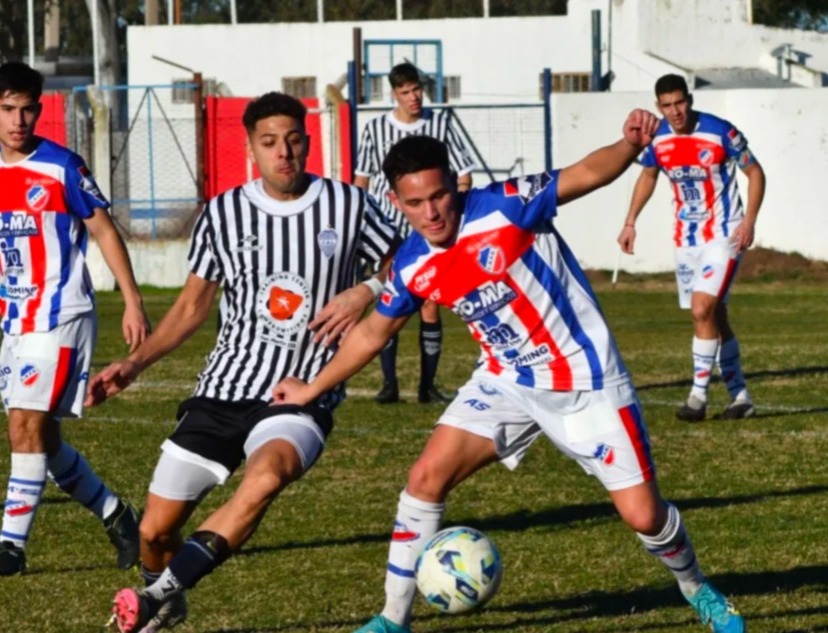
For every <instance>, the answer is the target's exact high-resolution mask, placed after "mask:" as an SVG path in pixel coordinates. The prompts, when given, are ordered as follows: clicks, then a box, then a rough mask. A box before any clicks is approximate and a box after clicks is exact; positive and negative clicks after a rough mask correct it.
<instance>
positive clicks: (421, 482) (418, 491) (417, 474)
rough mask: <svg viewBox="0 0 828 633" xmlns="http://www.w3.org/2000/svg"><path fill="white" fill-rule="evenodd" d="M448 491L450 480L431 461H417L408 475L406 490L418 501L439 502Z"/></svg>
mask: <svg viewBox="0 0 828 633" xmlns="http://www.w3.org/2000/svg"><path fill="white" fill-rule="evenodd" d="M450 489H451V483H450V478H449V477H448V476H446V473H444V472H442V470H441V469H440V468H439V467H438V466H437V464H435V463H434V462H433V461H430V460H426V459H419V460H417V462H416V463H415V464H414V466H413V467H412V468H411V471H410V472H409V473H408V484H407V486H406V490H408V493H409V494H410V495H412V496H414V497H416V498H418V499H423V500H427V501H433V502H441V501H444V500H445V498H446V497H447V496H448V493H449V490H450Z"/></svg>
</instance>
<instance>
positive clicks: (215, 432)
mask: <svg viewBox="0 0 828 633" xmlns="http://www.w3.org/2000/svg"><path fill="white" fill-rule="evenodd" d="M243 122H244V126H245V128H246V130H247V141H248V156H249V158H250V160H252V161H254V162H255V163H256V166H257V167H258V168H259V171H260V173H261V174H262V177H261V178H260V179H258V180H255V181H253V182H250V183H248V184H246V185H244V186H241V187H236V188H235V189H232V190H230V191H227V192H225V193H223V194H221V195H219V196H217V197H216V198H214V199H213V200H211V201H210V202H209V204H208V205H207V208H206V209H205V211H204V212H203V213H202V214H201V215H200V216H199V218H198V221H197V222H196V225H195V227H194V229H193V237H192V243H191V246H190V253H189V265H190V274H189V276H188V277H187V281H186V283H185V285H184V288H183V289H182V290H181V293H180V294H179V296H178V299H177V300H176V302H175V304H174V305H173V306H172V307H171V308H170V310H169V311H168V312H167V314H166V316H165V317H164V318H163V320H162V321H161V323H160V324H159V325H158V329H157V330H156V331H155V332H154V333H153V334H152V335H151V336H150V337H149V338H148V339H147V341H146V342H145V343H144V344H143V345H142V346H141V347H140V348H139V349H138V350H136V351H135V352H133V353H132V354H131V355H130V356H129V357H128V358H127V359H125V360H122V361H118V362H115V363H113V364H112V365H110V366H109V367H107V368H106V369H105V370H104V371H102V372H101V373H100V374H99V375H97V376H95V378H93V379H92V381H91V383H90V386H89V397H88V403H89V404H97V403H99V402H101V401H102V400H103V399H105V398H106V397H109V396H112V395H114V394H116V393H118V392H120V391H121V390H122V389H124V388H125V387H126V386H127V385H128V384H130V383H131V382H132V381H133V380H135V378H136V377H137V376H138V374H139V373H140V372H141V371H143V370H144V369H146V368H147V367H149V366H150V365H151V364H152V363H154V362H156V361H157V360H159V359H161V358H162V357H164V356H165V355H167V354H168V353H170V352H172V351H173V350H174V349H176V348H177V347H179V346H180V345H181V344H182V343H183V342H184V341H185V340H186V339H187V338H189V336H190V335H191V334H192V333H193V332H195V330H196V329H198V327H199V326H200V325H201V324H202V323H203V322H204V321H205V319H207V317H208V315H209V310H210V305H211V304H212V301H213V298H214V297H215V295H216V292H217V291H218V288H219V286H220V285H222V286H223V288H224V293H223V295H222V299H221V301H222V306H221V313H222V315H223V319H222V326H221V330H220V332H219V336H218V340H217V342H216V347H215V349H214V350H213V351H212V353H211V354H210V355H209V357H208V359H207V366H206V367H205V369H204V370H203V371H202V372H201V374H199V380H198V384H197V385H196V388H195V392H194V394H193V397H192V398H190V399H188V400H186V401H184V402H183V403H182V404H181V406H180V407H179V410H178V420H179V424H178V426H177V427H176V428H175V430H174V431H173V433H172V435H171V436H170V438H169V439H167V440H166V441H165V442H164V444H163V446H162V453H161V457H160V459H159V461H158V465H157V466H156V468H155V472H154V474H153V478H152V482H151V483H150V486H149V493H148V495H147V504H146V509H145V511H144V516H143V519H142V521H141V561H142V563H143V568H142V573H143V576H144V579H145V582H146V584H147V587H146V589H138V590H136V589H124V590H122V591H120V592H118V594H117V595H116V597H115V606H114V608H113V612H114V615H113V624H115V625H116V626H117V627H118V630H120V631H122V632H124V633H126V632H131V631H138V630H142V627H144V626H145V625H146V626H148V627H150V628H148V629H143V631H148V630H152V631H154V630H157V629H158V628H163V627H171V626H172V625H174V624H176V623H178V622H180V621H182V620H183V619H184V617H185V616H186V602H185V600H184V593H183V591H184V590H185V589H190V588H192V587H194V586H195V585H196V583H197V582H198V581H199V580H200V579H201V578H203V577H204V576H206V575H207V574H209V573H211V572H212V571H213V570H214V569H215V568H216V567H217V566H219V565H220V564H221V563H222V562H224V561H225V560H226V559H227V558H228V557H229V556H230V554H231V553H232V552H234V551H235V550H237V549H238V548H239V547H240V546H241V545H242V543H244V542H245V541H246V540H247V539H248V538H250V536H251V535H252V534H253V532H254V531H255V529H256V526H257V525H258V523H259V521H260V520H261V519H262V517H263V516H264V513H265V511H266V510H267V507H268V506H269V505H270V503H271V502H272V501H273V500H274V499H275V498H276V496H277V495H278V494H279V493H280V492H281V491H282V490H283V489H284V488H285V487H286V486H287V485H288V484H290V483H292V482H293V481H296V480H297V479H299V478H300V477H301V476H302V475H303V474H304V473H305V471H307V470H308V469H309V468H310V467H311V466H312V465H313V463H314V462H315V461H316V459H317V458H318V457H319V455H320V454H321V452H322V449H323V448H324V444H325V438H326V437H327V435H328V433H329V432H330V430H331V427H332V424H333V421H332V418H331V410H332V409H333V408H334V407H335V406H336V405H337V404H338V403H339V402H340V401H341V399H342V397H343V396H344V394H343V393H342V390H341V389H332V390H331V391H330V392H328V393H326V394H324V395H322V396H321V397H320V398H318V399H315V400H314V402H310V403H307V406H301V407H296V406H287V407H280V406H268V401H269V400H270V395H271V390H272V388H273V386H274V385H275V384H276V383H277V382H278V381H279V380H281V379H282V378H284V377H285V376H292V375H299V376H302V377H305V378H307V379H312V378H313V377H314V376H315V375H316V374H317V372H319V370H320V369H321V368H322V367H323V366H324V364H325V363H326V362H327V360H328V359H329V358H330V357H331V355H332V353H333V352H332V351H331V350H330V349H329V347H327V346H326V345H325V344H324V343H325V341H326V340H327V341H328V342H335V341H337V340H338V338H339V335H340V334H341V333H342V332H343V331H345V330H346V329H347V328H348V327H349V326H350V325H351V324H353V323H354V322H355V321H356V320H358V319H359V317H360V316H361V315H362V313H363V311H364V310H365V308H366V307H367V306H368V304H369V303H370V302H371V301H372V300H373V298H374V297H375V295H376V294H379V291H380V290H381V288H382V285H381V284H380V283H379V281H378V280H375V279H374V280H370V281H369V282H367V283H362V284H357V286H356V287H354V288H350V289H348V288H349V286H350V285H351V283H352V281H353V279H354V278H355V272H356V265H357V262H358V261H359V260H360V259H362V260H364V261H369V262H379V261H380V260H381V259H382V258H384V257H385V256H386V255H387V253H388V252H389V251H390V249H391V248H392V246H394V245H396V239H397V238H396V232H395V230H394V227H392V226H391V225H390V224H389V223H388V221H387V220H386V219H385V217H384V216H383V215H382V214H381V212H380V210H379V209H378V208H377V207H376V206H375V205H374V204H373V202H371V198H370V196H368V194H367V193H366V192H364V191H363V190H361V189H358V188H356V187H351V186H349V185H346V184H344V183H341V182H336V181H333V180H328V179H326V178H317V177H316V176H311V175H309V174H306V173H305V164H306V161H307V157H308V145H309V138H308V135H307V134H306V131H305V107H304V106H303V105H302V104H301V103H300V102H299V101H297V100H296V99H294V98H293V97H289V96H287V95H283V94H279V93H273V92H271V93H268V94H265V95H263V96H262V97H260V98H259V99H257V100H255V101H252V102H251V103H250V104H248V106H247V108H246V109H245V112H244V117H243ZM285 245H290V247H289V248H286V247H285ZM372 286H373V287H375V291H371V287H372ZM377 286H378V287H377ZM337 293H339V294H337ZM314 329H315V330H316V334H314V332H313V331H311V330H314ZM243 459H246V462H247V463H246V467H245V469H244V476H243V478H242V481H241V483H240V484H239V487H238V489H237V490H236V491H235V493H234V494H233V496H232V497H231V498H230V500H229V501H227V502H226V503H225V504H224V505H222V506H221V507H220V508H219V509H218V510H216V511H215V512H213V513H212V514H211V515H210V516H209V517H208V518H207V519H206V520H205V521H204V522H203V523H202V524H201V525H200V526H199V528H198V529H197V530H196V531H195V532H194V533H193V534H192V535H191V536H190V538H189V539H188V540H187V542H186V543H183V544H182V539H181V529H182V528H183V526H184V524H185V523H186V521H187V519H188V518H189V517H190V515H191V513H192V512H193V510H194V509H195V507H196V506H197V505H198V503H199V502H200V501H201V499H203V498H204V496H205V495H206V494H207V493H208V492H209V491H210V490H211V489H212V488H213V487H215V486H216V485H218V484H223V483H224V482H225V481H226V480H227V478H228V477H229V476H230V475H231V473H232V472H233V471H234V470H235V469H236V468H237V467H238V466H239V464H240V463H241V461H242V460H243Z"/></svg>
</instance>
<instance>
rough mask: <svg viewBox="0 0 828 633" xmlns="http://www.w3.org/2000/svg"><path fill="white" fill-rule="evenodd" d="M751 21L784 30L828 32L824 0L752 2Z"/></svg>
mask: <svg viewBox="0 0 828 633" xmlns="http://www.w3.org/2000/svg"><path fill="white" fill-rule="evenodd" d="M753 21H754V22H756V23H757V24H765V25H767V26H778V27H780V28H785V29H808V30H816V31H828V2H826V0H753Z"/></svg>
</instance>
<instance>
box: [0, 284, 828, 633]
mask: <svg viewBox="0 0 828 633" xmlns="http://www.w3.org/2000/svg"><path fill="white" fill-rule="evenodd" d="M598 290H599V295H600V298H601V300H602V305H603V307H604V310H605V313H606V315H607V318H608V320H609V322H610V324H611V326H612V328H613V330H614V332H615V334H616V336H617V338H618V342H619V345H620V347H621V349H622V352H623V354H624V356H625V359H626V361H627V364H628V365H629V367H630V369H631V370H632V372H633V374H634V377H635V381H636V384H637V385H638V386H639V388H640V396H641V399H642V402H643V403H644V408H645V414H646V418H647V421H648V425H649V428H650V432H651V435H652V440H653V446H654V453H655V458H656V461H657V463H658V465H659V476H660V481H661V487H662V490H663V492H664V494H665V496H666V497H668V498H670V499H672V500H674V501H675V502H676V503H677V505H678V506H679V508H680V509H681V510H682V513H683V515H684V518H685V520H686V522H687V524H688V527H689V529H690V532H691V535H692V537H693V540H694V542H695V545H696V548H697V551H698V555H699V558H700V560H701V563H702V566H703V569H704V570H705V571H706V573H707V574H708V575H709V576H710V577H711V578H712V579H713V580H714V581H715V582H716V584H717V585H718V586H719V587H720V588H721V589H722V590H723V591H724V592H725V593H727V594H729V595H732V597H733V599H734V600H735V602H736V603H737V604H738V606H739V607H740V609H741V610H742V611H743V612H744V613H745V614H746V615H747V617H748V622H749V627H750V630H751V631H753V632H757V631H769V632H770V631H773V632H783V633H794V632H804V631H828V593H826V591H828V538H826V534H828V531H827V530H826V516H828V460H826V455H828V433H826V432H825V425H826V422H828V417H826V412H828V397H826V393H827V392H828V319H826V308H825V307H824V306H825V289H824V287H818V286H808V285H803V284H798V283H793V282H791V283H774V284H762V283H751V284H745V285H742V286H737V287H736V289H735V293H734V297H733V301H732V302H731V303H732V308H731V313H732V321H733V324H734V327H735V328H736V330H737V332H738V334H739V337H740V340H741V343H742V353H743V360H744V365H745V368H746V371H747V373H748V380H749V384H750V387H751V389H752V392H753V395H754V398H755V400H756V401H757V412H758V415H757V417H756V418H754V419H752V420H749V421H744V422H735V423H734V422H728V423H723V422H720V423H716V422H707V423H704V424H699V425H694V426H688V425H686V424H681V423H678V422H676V421H675V420H674V418H673V412H674V408H675V407H676V406H677V405H678V404H679V403H680V402H681V400H682V399H683V398H684V397H685V395H686V393H687V390H688V388H689V376H690V359H689V345H690V336H691V329H690V325H689V321H688V315H687V313H683V312H680V311H679V310H678V309H677V307H676V299H675V294H674V291H673V289H672V287H671V286H670V285H669V284H652V285H651V284H639V285H636V284H635V283H624V284H622V285H621V286H620V287H619V288H618V289H616V290H612V289H610V288H609V287H607V286H605V285H601V286H600V287H599V288H598ZM173 298H174V293H171V292H166V291H151V292H148V295H147V304H148V307H149V310H150V312H151V316H152V317H153V319H154V320H156V321H157V319H158V318H159V317H160V315H161V314H162V313H163V311H164V310H165V309H166V307H167V306H169V304H170V303H171V301H172V299H173ZM100 304H101V307H100V312H101V326H102V327H101V335H100V340H99V344H98V352H97V356H96V367H97V368H100V367H102V366H103V365H104V364H105V363H107V362H108V361H110V360H112V359H114V358H116V357H118V356H120V355H122V354H123V353H124V346H123V344H122V342H120V340H119V338H120V333H119V332H120V326H119V323H120V307H119V300H118V297H117V295H111V294H106V293H104V294H102V295H101V296H100ZM445 324H446V342H445V347H444V353H443V362H442V365H441V374H440V375H441V383H442V385H443V386H444V387H447V388H456V387H458V386H459V385H461V384H462V383H463V382H464V381H465V379H466V378H467V377H468V375H469V373H470V368H471V365H472V363H473V362H474V359H475V358H476V351H475V347H474V344H473V342H472V341H471V340H470V338H469V337H468V335H467V334H466V332H465V329H464V327H463V326H462V324H461V323H459V322H458V321H457V320H456V319H454V318H453V317H452V316H451V315H446V316H445ZM214 333H215V328H214V327H213V324H212V323H211V324H208V325H207V326H205V327H204V328H203V329H202V330H201V331H200V332H199V333H197V335H196V336H195V337H194V338H193V339H192V340H191V341H189V342H188V343H187V344H186V345H185V346H184V347H183V348H182V349H180V350H178V351H177V352H176V353H175V354H174V355H172V356H171V357H169V358H167V359H165V360H163V361H161V363H159V364H158V365H156V366H155V367H153V368H151V369H150V370H148V371H147V372H146V373H145V374H144V375H143V376H142V378H141V380H140V382H139V383H138V384H136V385H135V386H133V387H132V388H131V389H130V390H129V391H127V392H126V393H125V394H123V395H122V396H121V397H120V398H117V399H115V400H114V401H112V402H109V403H106V404H105V405H103V406H101V407H99V408H97V409H94V410H90V411H88V412H87V414H88V415H87V417H86V418H85V419H84V420H80V421H73V422H67V423H66V435H67V437H68V438H69V439H70V440H71V441H72V442H73V443H74V444H75V445H76V446H77V447H78V448H79V449H80V450H82V451H83V452H84V453H85V454H86V455H87V457H88V458H89V460H90V462H91V463H92V464H93V465H94V467H95V468H96V469H97V470H98V472H99V473H100V474H101V475H102V476H103V477H104V478H105V480H106V481H107V482H108V483H109V484H110V485H111V486H112V487H113V488H114V489H116V490H118V491H120V492H121V493H123V494H124V495H125V496H127V497H128V498H130V499H132V500H134V501H135V502H138V503H141V502H142V500H143V498H144V495H145V493H146V487H147V484H148V481H149V478H150V475H151V473H152V470H153V467H154V465H155V462H156V459H157V457H158V447H159V445H160V443H161V441H162V440H163V439H164V437H165V436H166V435H167V434H168V433H169V432H170V431H171V429H172V427H173V416H174V414H175V409H176V405H177V403H178V402H179V401H180V400H181V399H183V398H184V397H186V396H187V394H188V392H189V389H190V388H191V387H192V385H193V383H194V380H195V376H196V374H197V372H198V371H199V370H200V368H201V365H202V363H203V359H204V355H205V353H206V352H207V351H208V350H209V349H210V347H211V345H212V341H213V337H214ZM400 365H401V376H402V383H403V385H402V386H403V388H404V389H406V390H408V392H409V393H410V392H412V391H413V390H414V389H415V388H416V377H417V374H418V371H419V359H418V355H417V350H416V329H415V328H414V327H409V328H408V329H407V330H405V331H404V333H403V338H402V342H401V350H400ZM378 384H379V372H378V369H377V365H376V363H373V364H372V365H371V366H369V368H367V369H366V370H365V371H364V372H363V373H362V374H361V375H359V376H357V377H356V378H355V379H354V380H353V381H352V383H351V387H352V388H353V390H354V391H356V392H357V393H363V394H370V393H373V391H375V390H376V388H377V386H378ZM711 399H712V408H713V410H714V411H715V410H718V409H719V408H721V407H723V406H724V405H725V404H726V394H725V390H724V388H723V386H722V385H721V384H715V385H713V387H712V393H711ZM413 400H414V398H413V396H411V395H409V396H408V402H406V403H402V404H399V405H391V406H387V407H380V406H378V405H375V404H374V403H373V401H372V400H370V399H369V398H366V397H352V398H351V399H349V400H348V402H347V403H346V404H345V405H343V406H342V407H341V409H340V410H339V411H338V413H337V427H336V429H335V431H334V434H333V435H332V437H331V439H330V442H329V445H328V449H327V452H326V454H325V456H324V457H323V459H322V460H321V461H320V462H319V463H318V464H317V465H316V467H314V469H313V470H312V471H311V472H310V473H309V474H308V476H307V477H306V478H305V479H304V480H302V481H300V482H299V483H297V484H296V485H294V486H292V487H291V488H289V489H288V490H287V491H286V492H285V493H284V494H283V495H282V497H281V498H280V499H279V500H277V501H276V503H274V505H273V506H272V507H271V509H270V511H269V513H268V515H267V517H266V518H265V520H264V521H263V523H262V525H261V527H260V529H259V531H258V533H257V534H256V535H255V536H254V538H253V539H252V540H251V541H250V542H249V543H248V544H247V546H246V548H245V550H244V551H243V552H242V553H241V554H240V555H239V556H237V557H235V558H233V559H231V560H230V561H228V562H227V563H226V564H225V565H224V566H223V567H222V568H221V569H220V570H218V571H217V572H216V573H214V574H213V575H211V576H209V577H208V578H206V579H205V580H204V581H203V582H202V583H201V584H200V585H199V587H198V588H197V589H195V590H194V591H192V592H191V593H190V601H191V614H190V620H189V622H188V623H187V624H186V625H184V626H182V627H181V628H180V629H178V630H180V631H182V633H192V632H195V631H198V632H203V633H207V632H209V633H218V632H219V631H224V632H228V633H229V632H233V633H243V632H244V633H252V632H260V633H264V632H277V631H278V632H280V633H292V632H300V631H317V632H330V633H333V632H344V631H352V630H353V629H354V628H356V626H357V625H359V624H361V623H362V622H363V621H364V620H365V619H366V618H367V617H368V616H369V615H371V614H372V613H374V612H376V611H377V609H378V608H379V607H380V606H381V604H382V593H383V590H382V587H383V572H384V566H385V557H386V541H387V538H388V534H389V529H390V527H391V521H392V519H393V515H394V512H395V508H396V501H397V496H398V494H399V491H400V490H401V488H402V486H403V485H404V482H405V478H406V472H407V469H408V467H409V466H410V465H411V463H412V462H413V460H414V459H415V457H416V456H417V454H418V452H419V450H420V449H421V447H422V446H423V443H424V441H425V439H426V437H427V435H428V432H429V429H430V426H431V424H432V423H433V421H434V420H435V419H436V418H437V417H438V415H439V413H440V408H439V407H437V406H422V405H418V404H416V403H415V402H414V401H413ZM0 472H2V473H3V476H5V473H6V472H8V446H7V445H6V444H5V443H4V444H3V447H2V451H0ZM237 481H238V474H237V475H236V476H235V477H234V478H233V480H231V481H230V482H229V485H228V486H226V487H224V488H221V489H218V490H216V491H214V492H213V493H212V495H211V496H210V497H208V498H207V500H206V501H205V502H204V503H203V504H202V506H201V508H200V509H199V510H198V511H197V513H196V515H195V516H194V517H193V519H192V521H191V524H190V527H195V525H197V523H198V522H199V521H200V520H202V519H203V518H204V517H205V516H206V515H207V514H208V513H209V512H211V511H212V510H213V509H215V508H216V507H217V506H218V505H219V504H220V503H222V501H223V500H224V499H226V498H227V497H228V495H229V493H230V491H232V490H233V489H234V487H235V485H236V483H237ZM446 521H447V523H448V524H467V525H471V526H474V527H477V528H479V529H482V530H484V531H486V532H487V533H488V534H489V535H490V536H491V537H492V538H493V539H494V540H495V542H496V543H497V544H498V546H499V547H500V550H501V553H502V555H503V559H504V565H505V577H504V582H503V585H502V587H501V589H500V592H499V594H498V595H497V596H496V597H495V598H494V600H493V601H492V603H491V604H490V605H489V606H488V608H487V609H486V610H485V611H483V612H480V613H477V614H473V615H468V616H459V617H446V616H441V615H438V614H437V613H436V612H432V611H430V610H429V609H428V608H427V607H426V606H425V605H424V604H423V603H422V602H421V601H419V602H418V604H417V607H416V609H415V620H414V630H415V631H422V632H425V631H429V632H438V631H439V632H442V633H459V632H461V631H464V632H465V631H469V632H472V631H480V632H488V633H497V632H512V631H520V632H527V633H528V632H542V631H543V632H546V631H556V632H557V631H560V632H562V633H576V632H577V633H581V632H594V633H610V632H613V633H615V632H618V631H642V632H648V633H656V632H666V631H688V632H690V631H701V630H702V628H701V626H700V625H698V624H697V623H696V621H695V620H694V616H693V614H692V613H691V611H690V610H689V609H688V608H687V607H686V606H685V605H684V604H683V602H682V599H681V598H680V596H679V594H678V591H677V589H676V588H675V586H674V584H673V582H672V580H671V577H670V576H669V574H668V573H667V572H666V571H665V570H664V569H663V568H661V566H660V565H659V564H658V563H657V562H656V561H655V560H653V559H651V558H650V557H649V556H648V555H647V554H646V553H645V552H644V551H643V550H642V548H641V547H640V545H639V544H638V541H637V539H636V538H635V537H634V536H633V535H632V534H630V533H629V530H628V529H627V528H625V526H624V525H622V523H621V522H620V521H619V520H618V519H617V518H616V516H615V515H614V512H613V509H612V507H611V506H610V505H609V503H608V502H607V498H606V495H605V493H604V491H603V490H602V489H601V487H600V486H599V485H598V484H597V483H596V482H595V481H593V480H592V479H589V478H587V477H586V476H584V475H583V473H582V472H581V470H580V469H579V468H578V467H577V466H575V465H574V464H572V463H571V462H569V461H567V460H566V459H564V458H563V457H561V456H560V455H559V454H557V453H556V451H555V450H554V449H553V448H552V447H551V446H550V445H549V444H548V443H547V442H545V441H541V442H539V443H538V444H537V445H536V446H535V447H533V449H532V450H531V451H530V452H529V455H528V456H527V458H526V460H525V461H524V463H523V464H522V465H521V467H520V468H519V469H518V470H517V471H516V472H514V473H509V472H508V471H506V469H504V468H501V467H499V466H498V467H492V468H490V469H488V470H486V471H484V472H482V473H480V474H479V475H477V476H475V477H474V478H472V479H471V480H470V481H469V482H467V484H465V485H464V486H462V487H461V488H460V489H458V490H457V491H455V493H454V494H453V495H452V497H451V499H450V503H449V506H448V512H447V516H446ZM27 553H28V556H29V565H30V570H29V573H27V574H26V575H24V576H21V577H13V578H2V579H0V614H2V616H1V617H0V631H3V632H5V631H15V632H17V631H26V632H29V631H38V632H46V631H55V632H63V631H96V630H99V627H100V625H101V624H102V623H103V622H104V620H105V619H106V614H107V610H108V604H109V601H110V599H111V597H112V594H113V593H114V591H115V590H117V589H118V588H120V587H121V586H125V585H131V584H137V583H139V577H138V574H137V572H135V571H131V572H119V571H118V570H116V569H115V568H114V567H113V562H114V561H113V558H114V557H113V552H112V551H111V549H110V546H109V544H108V543H107V541H106V538H105V536H104V533H103V530H102V528H101V527H100V526H99V524H98V523H97V522H96V521H95V520H94V519H93V517H92V516H91V515H89V514H88V512H87V511H86V510H85V509H83V508H82V507H80V506H78V505H77V504H75V503H72V502H69V501H67V500H66V498H65V497H64V496H63V495H62V494H61V493H60V492H59V491H57V490H56V489H54V488H53V487H50V488H49V490H48V492H47V495H46V499H45V503H44V505H43V506H42V507H41V509H40V512H39V514H38V517H37V522H36V525H35V530H34V534H33V537H32V539H31V541H30V545H29V547H28V550H27Z"/></svg>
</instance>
